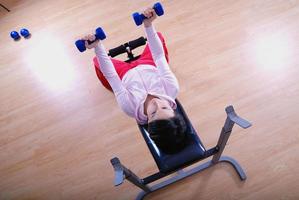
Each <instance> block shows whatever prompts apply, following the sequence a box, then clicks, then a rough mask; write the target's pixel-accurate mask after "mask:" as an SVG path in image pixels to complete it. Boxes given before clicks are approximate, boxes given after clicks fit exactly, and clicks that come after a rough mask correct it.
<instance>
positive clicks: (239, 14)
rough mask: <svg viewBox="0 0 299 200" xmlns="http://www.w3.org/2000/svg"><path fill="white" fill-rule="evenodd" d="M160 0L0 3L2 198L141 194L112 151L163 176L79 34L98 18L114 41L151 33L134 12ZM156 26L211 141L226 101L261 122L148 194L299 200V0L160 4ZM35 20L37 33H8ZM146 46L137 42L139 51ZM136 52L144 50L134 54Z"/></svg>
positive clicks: (189, 105) (118, 198) (121, 198)
mask: <svg viewBox="0 0 299 200" xmlns="http://www.w3.org/2000/svg"><path fill="white" fill-rule="evenodd" d="M154 2H155V1H152V0H151V1H145V0H142V1H137V0H136V1H130V0H123V1H117V0H111V1H108V0H106V1H104V0H102V1H98V0H58V1H50V0H41V1H38V0H35V1H33V0H26V1H25V0H24V1H17V0H14V1H10V0H6V1H2V2H1V3H3V4H5V5H6V6H7V7H9V8H10V9H11V10H12V12H10V13H7V12H6V11H5V10H3V9H1V8H0V44H1V50H0V199H1V200H11V199H22V200H23V199H30V200H33V199H34V200H35V199H38V200H40V199H42V200H43V199H53V200H54V199H55V200H56V199H72V200H76V199H79V200H83V199H84V200H85V199H101V200H102V199H105V200H106V199H113V200H127V199H134V197H135V195H136V194H137V193H138V191H139V189H138V188H136V187H134V186H133V185H131V184H130V183H129V182H125V183H124V184H123V185H122V186H120V187H117V188H116V187H114V186H113V178H114V175H113V169H112V166H111V165H110V159H111V158H112V157H114V156H118V157H119V158H120V159H121V161H122V162H123V163H124V164H125V165H127V166H128V167H129V168H130V169H131V170H133V171H134V172H135V173H136V174H137V175H139V176H141V177H145V176H148V175H150V174H151V173H154V172H156V170H157V168H156V166H155V163H154V160H153V159H152V157H151V154H150V153H149V151H148V149H147V147H146V144H145V142H144V140H143V139H142V136H141V134H140V132H139V131H138V129H137V125H136V123H135V121H134V120H133V119H131V118H128V117H127V116H126V115H125V114H124V113H122V112H121V110H120V109H119V108H118V106H117V104H116V101H115V98H114V96H113V94H112V93H110V92H108V91H106V90H105V89H104V88H103V87H102V86H101V84H100V83H99V82H98V80H97V77H96V75H95V72H94V68H93V66H92V57H93V55H94V54H93V52H92V51H88V52H85V53H79V52H78V51H77V50H76V48H75V46H74V41H75V40H76V39H77V38H78V37H80V36H82V35H84V34H86V33H91V32H93V31H94V29H95V28H97V27H98V26H102V27H103V28H104V29H105V31H106V34H107V39H106V40H105V41H104V44H105V46H106V48H107V49H108V48H112V47H115V46H116V45H119V44H121V43H123V42H127V41H129V40H132V39H136V38H137V37H139V36H141V35H143V34H144V32H143V28H142V27H135V25H134V23H133V21H132V19H131V16H130V15H131V13H132V12H135V11H141V10H142V9H143V8H145V7H146V6H148V5H152V4H153V3H154ZM162 4H163V5H164V8H165V12H166V13H165V15H164V16H163V17H159V18H158V19H157V20H156V22H155V26H156V29H157V30H159V31H161V32H162V33H163V34H164V35H165V37H166V41H167V44H168V47H169V53H170V64H171V68H172V69H173V71H174V73H175V75H176V76H177V78H178V80H179V83H180V94H179V99H180V101H181V102H182V104H183V105H184V108H185V110H186V112H187V113H188V116H189V117H190V119H191V120H192V122H193V125H194V127H196V129H197V131H198V134H199V135H200V137H201V139H202V141H203V143H204V145H205V146H206V148H210V147H213V146H214V145H215V144H216V142H217V139H218V136H219V133H220V130H221V127H222V125H223V122H224V120H225V112H224V108H225V106H227V105H229V104H232V105H234V107H235V109H236V111H237V113H238V114H239V115H240V116H242V117H244V118H246V119H248V120H249V121H251V122H252V123H253V127H251V128H250V129H247V130H242V129H241V128H238V127H236V128H235V129H234V132H233V134H232V136H231V138H230V140H229V142H228V145H227V148H226V150H225V152H224V154H225V155H229V156H232V157H234V158H235V159H237V160H238V161H239V163H240V164H241V165H242V166H243V168H244V169H245V171H246V173H247V176H248V179H247V180H246V181H245V182H241V181H240V180H239V178H238V176H237V175H236V173H235V172H234V170H233V169H232V167H231V166H229V165H226V164H220V165H218V166H215V167H213V168H211V169H208V170H207V171H204V172H203V173H200V174H197V175H194V176H192V177H190V178H188V179H185V180H183V181H181V182H179V183H176V184H174V185H172V186H169V187H167V188H165V189H163V190H161V191H158V192H156V193H154V194H151V195H149V196H148V197H147V199H153V200H154V199H155V200H158V199H172V200H182V199H184V200H185V199H194V200H195V199H201V200H216V199H217V200H218V199H221V200H226V199H244V200H251V199H254V200H259V199H261V200H268V199H281V200H289V199H299V190H298V189H299V156H298V153H299V123H298V122H299V121H298V119H299V105H298V103H299V40H298V38H299V26H298V23H299V1H296V0H289V1H286V0H264V1H262V0H250V1H248V0H237V1H235V0H211V1H198V0H184V1H180V0H162ZM22 27H27V28H28V29H29V30H30V31H31V32H32V37H31V39H28V40H25V39H21V40H20V41H18V42H14V41H13V40H12V39H11V38H9V32H10V31H12V30H20V28H22ZM139 51H140V50H139ZM137 52H138V51H137Z"/></svg>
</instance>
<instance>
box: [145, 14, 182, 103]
mask: <svg viewBox="0 0 299 200" xmlns="http://www.w3.org/2000/svg"><path fill="white" fill-rule="evenodd" d="M143 14H144V16H146V17H147V19H145V20H144V21H143V22H144V27H145V33H146V36H147V40H148V44H149V48H150V50H151V54H152V57H153V59H154V62H155V64H156V66H157V68H158V70H159V73H160V75H161V76H162V77H163V78H164V82H165V83H166V84H167V85H168V86H169V87H167V88H168V90H169V93H171V94H172V96H175V97H176V96H177V93H178V91H179V84H178V81H177V79H176V77H175V75H174V74H173V73H172V71H171V69H170V67H169V65H168V62H167V60H166V58H165V53H164V49H163V45H162V42H161V40H160V38H159V36H158V34H157V31H156V30H155V28H154V26H153V25H152V21H153V20H154V19H156V17H157V16H156V13H155V11H154V9H152V8H148V9H146V10H145V11H144V12H143Z"/></svg>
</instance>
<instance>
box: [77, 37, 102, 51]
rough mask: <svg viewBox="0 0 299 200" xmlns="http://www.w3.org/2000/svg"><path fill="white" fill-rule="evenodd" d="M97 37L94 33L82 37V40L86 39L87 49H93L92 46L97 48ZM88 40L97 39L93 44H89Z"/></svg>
mask: <svg viewBox="0 0 299 200" xmlns="http://www.w3.org/2000/svg"><path fill="white" fill-rule="evenodd" d="M95 39H96V36H95V35H92V34H89V35H86V36H84V37H83V38H81V40H85V47H86V48H87V49H92V48H95V47H96V46H98V43H99V40H95ZM87 40H89V41H94V40H95V41H94V42H93V43H91V44H88V42H87Z"/></svg>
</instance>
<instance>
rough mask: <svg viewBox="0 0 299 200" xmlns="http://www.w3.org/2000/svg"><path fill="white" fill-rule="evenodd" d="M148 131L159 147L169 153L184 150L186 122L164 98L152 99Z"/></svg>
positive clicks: (149, 108)
mask: <svg viewBox="0 0 299 200" xmlns="http://www.w3.org/2000/svg"><path fill="white" fill-rule="evenodd" d="M147 111H148V112H147V113H148V132H149V134H150V138H151V139H152V140H153V141H154V142H155V144H156V145H157V147H158V148H159V149H160V150H161V151H163V152H164V153H167V154H174V153H177V152H179V151H180V150H182V149H183V148H184V147H185V146H186V144H187V135H186V129H187V126H186V123H185V121H184V118H183V117H182V116H181V115H180V114H178V113H175V112H174V110H173V109H172V108H171V107H170V105H169V103H168V102H167V101H164V100H160V99H157V100H152V101H151V104H149V106H148V109H147Z"/></svg>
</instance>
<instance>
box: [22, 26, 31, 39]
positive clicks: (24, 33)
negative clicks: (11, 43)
mask: <svg viewBox="0 0 299 200" xmlns="http://www.w3.org/2000/svg"><path fill="white" fill-rule="evenodd" d="M20 33H21V36H23V37H24V38H29V37H30V35H31V34H30V32H29V31H28V29H26V28H22V29H21V31H20Z"/></svg>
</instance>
